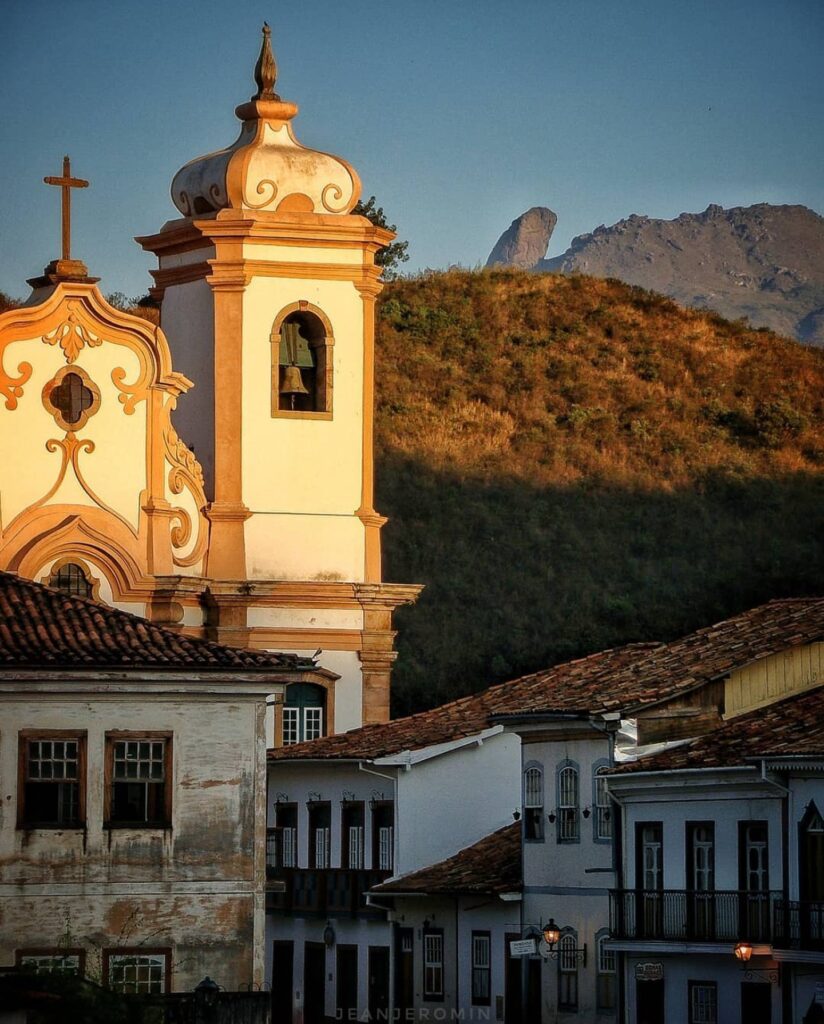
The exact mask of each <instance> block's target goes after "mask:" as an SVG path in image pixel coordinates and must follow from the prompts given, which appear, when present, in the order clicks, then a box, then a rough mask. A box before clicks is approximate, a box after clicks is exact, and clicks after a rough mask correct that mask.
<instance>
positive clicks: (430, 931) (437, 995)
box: [421, 928, 446, 1003]
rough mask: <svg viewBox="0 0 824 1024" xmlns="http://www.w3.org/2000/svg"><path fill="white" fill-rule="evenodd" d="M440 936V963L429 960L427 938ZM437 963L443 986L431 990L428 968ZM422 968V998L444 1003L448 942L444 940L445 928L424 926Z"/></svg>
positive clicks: (427, 1000)
mask: <svg viewBox="0 0 824 1024" xmlns="http://www.w3.org/2000/svg"><path fill="white" fill-rule="evenodd" d="M430 935H433V936H439V937H440V940H441V959H440V963H439V964H438V963H437V962H436V961H434V960H432V961H429V960H427V957H426V940H427V938H428V937H429V936H430ZM430 964H431V965H433V966H435V965H437V966H439V967H440V971H441V987H440V991H439V992H436V991H434V990H432V991H430V990H429V989H428V988H427V987H426V970H427V966H429V965H430ZM421 970H422V972H423V977H422V979H421V998H422V999H423V1000H424V1001H425V1002H427V1003H442V1002H443V1000H444V991H445V989H446V985H445V980H446V943H445V942H444V934H443V928H424V929H423V932H422V934H421Z"/></svg>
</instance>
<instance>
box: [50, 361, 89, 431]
mask: <svg viewBox="0 0 824 1024" xmlns="http://www.w3.org/2000/svg"><path fill="white" fill-rule="evenodd" d="M49 401H50V402H51V404H52V406H53V407H54V408H55V409H56V410H57V411H58V412H59V413H60V415H61V416H62V417H63V419H64V420H65V422H66V423H68V424H70V425H71V426H74V424H75V423H79V422H80V418H81V417H82V415H83V413H84V412H85V411H86V409H90V408H91V406H92V403H93V402H94V394H93V392H92V391H91V390H90V389H89V388H87V387H86V385H85V384H84V383H83V380H82V378H81V377H80V376H79V374H76V373H67V374H66V376H65V377H64V378H63V380H62V381H61V382H60V383H59V384H58V385H57V387H56V388H54V389H53V390H52V392H51V394H50V395H49Z"/></svg>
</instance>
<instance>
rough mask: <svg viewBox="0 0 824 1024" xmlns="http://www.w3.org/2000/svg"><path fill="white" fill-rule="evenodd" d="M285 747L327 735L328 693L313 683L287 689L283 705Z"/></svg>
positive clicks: (296, 685)
mask: <svg viewBox="0 0 824 1024" xmlns="http://www.w3.org/2000/svg"><path fill="white" fill-rule="evenodd" d="M282 714H283V745H284V746H289V745H290V744H292V743H303V741H304V740H316V739H318V738H319V737H320V736H325V735H326V691H325V690H324V689H323V687H322V686H313V685H312V684H311V683H293V684H292V685H291V686H287V687H286V700H285V701H284V704H283V712H282Z"/></svg>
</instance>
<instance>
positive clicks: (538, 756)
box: [508, 715, 618, 1022]
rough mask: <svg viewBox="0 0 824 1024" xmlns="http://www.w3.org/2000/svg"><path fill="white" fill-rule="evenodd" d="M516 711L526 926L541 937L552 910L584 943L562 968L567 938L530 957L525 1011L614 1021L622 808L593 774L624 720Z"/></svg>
mask: <svg viewBox="0 0 824 1024" xmlns="http://www.w3.org/2000/svg"><path fill="white" fill-rule="evenodd" d="M513 717H514V719H515V720H514V721H513V722H512V724H511V725H509V726H508V727H509V728H512V729H514V730H515V731H517V733H518V734H519V735H520V738H521V743H522V746H521V758H522V763H521V772H522V792H523V818H522V820H523V837H524V838H523V904H522V911H523V917H522V921H521V928H522V934H523V935H524V936H527V935H530V934H532V935H535V936H536V937H540V934H541V930H542V928H544V927H545V926H546V925H547V924H548V923H549V921H550V920H553V921H554V922H555V924H556V925H557V926H558V928H559V929H560V932H561V940H562V943H564V944H566V943H568V944H569V945H570V946H571V947H572V948H574V949H577V950H579V953H578V954H575V955H573V954H572V953H570V954H569V955H568V956H567V958H566V959H565V960H564V961H563V968H564V970H563V972H562V970H561V966H562V965H561V961H560V954H559V948H560V947H556V948H554V949H549V948H548V947H547V945H546V943H544V942H540V943H539V952H538V954H536V955H535V956H534V957H533V958H532V963H531V964H524V966H523V971H524V983H523V984H524V1002H525V1010H524V1013H525V1014H528V1015H529V1016H530V1018H533V1017H534V1018H535V1019H540V1020H542V1021H544V1022H550V1021H551V1022H557V1021H563V1020H568V1019H570V1017H572V1016H575V1015H577V1019H580V1020H587V1021H599V1022H600V1021H604V1022H606V1021H614V1020H615V1019H616V1017H615V1014H616V1011H617V998H618V997H617V978H616V977H615V975H614V974H613V973H610V971H608V970H607V971H604V970H603V969H602V968H604V967H611V963H610V958H609V957H605V956H604V951H603V948H602V946H603V941H604V940H605V938H606V935H607V929H608V926H609V891H610V889H611V888H612V886H613V885H614V884H615V853H614V843H613V840H612V833H613V831H614V825H615V815H614V810H613V808H612V807H611V806H605V805H604V790H603V786H601V788H600V790H599V791H598V793H597V794H596V778H597V775H598V771H599V769H600V770H603V769H605V768H608V767H610V766H611V764H612V763H613V757H614V734H615V728H616V726H617V722H612V721H604V720H602V719H593V720H590V719H589V718H588V717H587V716H555V717H553V716H551V715H545V716H542V715H534V716H525V717H524V718H523V719H521V720H518V719H517V716H513ZM569 771H573V772H575V773H576V774H575V778H576V779H577V799H576V796H575V793H574V792H572V793H571V792H570V785H569V781H566V782H565V781H564V780H569V776H563V778H562V773H563V772H569ZM535 772H538V773H539V774H540V778H541V785H540V787H539V789H538V790H537V792H538V793H539V794H540V796H539V799H536V786H535V783H534V782H531V781H530V780H531V779H535V778H537V776H536V775H535V774H534V773H535ZM539 800H540V802H539ZM599 803H600V806H599ZM530 819H532V821H531V820H530ZM538 822H540V825H538ZM536 831H537V832H538V835H537V837H535V832H536ZM584 950H585V953H584ZM562 974H563V977H562ZM528 975H531V976H532V978H533V981H532V984H531V985H530V982H529V977H528ZM536 975H539V976H540V987H539V992H540V996H539V997H538V994H537V991H536V990H537V989H538V984H537V980H536ZM525 1019H526V1018H525Z"/></svg>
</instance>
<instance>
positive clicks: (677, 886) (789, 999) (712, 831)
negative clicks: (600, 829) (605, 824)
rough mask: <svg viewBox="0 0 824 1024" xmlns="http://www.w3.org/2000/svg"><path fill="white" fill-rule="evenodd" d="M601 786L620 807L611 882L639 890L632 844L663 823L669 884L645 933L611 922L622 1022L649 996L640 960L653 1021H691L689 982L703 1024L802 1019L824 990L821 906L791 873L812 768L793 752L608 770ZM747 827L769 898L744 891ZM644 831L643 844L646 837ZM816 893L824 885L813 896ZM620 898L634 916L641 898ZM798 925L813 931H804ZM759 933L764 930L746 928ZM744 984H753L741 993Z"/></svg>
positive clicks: (639, 856)
mask: <svg viewBox="0 0 824 1024" xmlns="http://www.w3.org/2000/svg"><path fill="white" fill-rule="evenodd" d="M609 788H610V791H611V792H612V793H613V795H614V797H615V799H616V800H617V801H619V803H620V806H621V822H622V849H623V867H622V871H621V879H620V886H621V887H622V888H623V889H624V890H635V889H637V888H639V886H640V885H643V882H639V877H638V872H639V870H641V869H640V867H639V865H640V864H641V863H643V860H644V858H643V851H642V850H641V849H639V847H640V846H641V845H642V844H643V843H644V842H645V839H644V836H645V832H644V830H645V828H647V827H648V826H649V824H650V823H660V837H661V840H662V843H661V847H660V854H659V856H660V867H661V878H662V882H663V886H662V888H663V890H670V891H672V893H671V895H670V894H667V895H665V896H664V897H663V900H664V901H665V902H664V910H663V915H664V916H663V918H660V917H655V916H654V915H655V914H656V911H655V910H653V909H651V908H652V907H653V906H654V900H655V899H656V897H653V900H652V901H650V900H647V901H646V905H647V908H648V911H647V913H648V914H652V915H653V917H652V918H651V919H650V918H648V922H649V923H648V928H649V933H650V934H649V937H643V936H642V935H639V934H637V929H636V924H635V923H634V922H633V921H632V920H629V919H628V918H626V917H625V918H624V919H623V920H621V919H620V917H619V918H617V919H616V918H615V914H614V924H616V925H617V929H616V931H615V938H614V939H613V940H612V941H611V942H610V946H611V948H613V949H614V950H615V951H616V953H617V954H618V955H619V957H620V958H621V960H622V961H623V967H622V986H623V992H624V1004H625V1013H626V1021H627V1022H628V1024H635V1022H637V1021H641V1020H642V1019H643V1014H644V1012H645V1011H644V1003H645V1000H646V999H647V998H650V991H649V989H646V990H645V989H644V985H645V984H648V983H645V982H644V981H643V979H642V978H641V977H637V975H642V974H643V972H644V971H645V970H647V971H648V970H649V967H647V968H644V967H643V966H639V965H650V964H652V965H653V970H654V971H655V973H656V975H657V976H659V977H660V981H659V982H657V984H658V985H659V992H658V995H657V996H655V997H654V998H655V999H663V1014H664V1015H663V1017H660V1018H658V1017H655V1016H650V1017H649V1020H650V1022H651V1024H655V1022H656V1021H657V1020H659V1019H660V1020H661V1021H666V1024H670V1022H672V1024H692V1022H693V1021H694V1020H695V1018H696V1013H697V1009H696V1006H695V1005H694V1000H695V998H700V997H695V996H693V994H692V990H693V989H695V987H696V986H704V987H705V988H704V991H705V992H709V993H710V995H709V998H710V1000H711V1001H713V1002H714V1005H715V1010H714V1011H708V1012H714V1013H715V1015H716V1016H715V1017H714V1018H712V1019H714V1020H717V1021H718V1022H719V1024H720V1022H724V1024H727V1022H729V1024H737V1022H739V1021H740V1022H741V1024H778V1022H782V1024H802V1022H803V1021H805V1020H806V1019H808V1018H807V1016H806V1015H807V1013H808V1012H809V1011H810V1009H811V1007H812V1005H813V1003H814V1000H815V998H816V993H818V994H819V997H820V996H821V993H822V992H824V943H822V939H824V934H822V928H821V924H822V915H823V912H824V902H819V903H817V904H815V903H813V904H812V905H810V904H809V902H805V901H809V900H810V899H811V894H810V893H809V892H805V891H804V889H805V883H804V881H803V880H802V879H800V878H799V849H800V844H802V843H803V842H804V841H805V840H804V838H803V836H804V822H805V815H807V814H808V812H809V811H810V808H811V806H812V805H813V804H814V805H815V806H816V807H818V808H821V807H822V806H824V775H822V767H821V765H820V764H815V763H811V762H809V761H807V762H806V763H805V761H804V759H798V760H794V759H792V758H790V759H787V760H786V761H785V762H781V763H779V762H776V763H773V764H771V763H770V762H769V761H767V762H759V763H755V764H753V765H752V766H750V767H738V768H727V769H711V768H707V769H703V770H702V769H697V770H689V771H686V770H684V771H670V772H655V773H644V772H643V770H642V769H641V768H639V771H638V772H632V773H629V774H626V775H623V774H622V775H616V776H613V777H611V779H610V782H609ZM750 823H759V827H763V829H764V830H765V832H766V848H765V852H764V853H760V854H759V855H758V859H759V862H760V863H761V864H762V866H763V868H764V875H763V884H764V888H765V891H766V892H768V893H769V894H770V895H769V896H765V897H763V903H761V902H760V900H761V899H762V898H761V897H758V896H755V897H753V895H752V894H751V893H747V892H746V891H745V890H746V889H747V888H751V885H752V883H751V882H750V881H748V876H747V875H746V874H744V873H743V872H744V871H745V868H744V867H743V865H744V864H747V863H751V862H750V861H749V860H748V856H749V855H748V854H747V853H746V852H745V849H744V844H746V842H747V840H746V838H745V835H746V833H745V831H744V830H745V829H747V827H748V825H749V824H750ZM705 826H707V827H708V829H709V831H708V832H706V833H703V835H705V836H706V835H708V836H710V837H711V838H712V843H711V846H712V856H711V860H712V866H713V870H712V877H711V883H710V884H711V890H712V891H711V892H710V893H709V895H707V896H706V901H707V903H706V906H708V907H710V908H711V909H710V910H709V911H707V913H708V914H710V915H711V916H709V917H705V918H702V917H701V916H700V915H702V914H705V911H704V910H703V909H701V908H702V903H701V900H702V898H704V897H698V898H696V897H695V895H694V892H695V885H696V884H697V883H696V880H695V876H694V872H695V867H694V865H695V862H696V861H695V858H696V853H695V852H694V845H695V840H692V839H691V838H690V836H691V835H692V832H691V830H692V829H694V828H696V827H700V828H704V827H705ZM646 835H647V841H648V837H649V835H650V833H646ZM701 856H704V855H703V854H701ZM763 858H766V863H764V860H763ZM647 881H649V876H647ZM699 884H700V883H699ZM821 885H822V886H824V879H822V880H821ZM822 894H824V889H822V890H821V892H819V894H818V898H819V900H820V897H821V895H822ZM617 899H618V900H621V902H622V904H623V906H624V908H625V912H626V911H629V912H630V913H631V912H632V909H634V907H635V906H637V905H638V902H637V901H638V900H639V897H637V896H636V895H635V893H634V892H630V893H629V895H628V896H627V897H626V898H623V899H622V898H621V897H617ZM799 901H801V903H800V910H799V909H798V908H799ZM631 905H632V909H631ZM809 906H812V908H813V909H812V910H811V911H810V912H809V913H810V915H811V916H810V917H809V918H808V917H805V916H804V915H805V914H807V911H806V910H805V909H804V908H805V907H809ZM762 908H763V909H762ZM816 908H818V909H816ZM636 913H637V911H636ZM805 920H806V921H808V922H809V928H810V933H809V934H808V935H807V936H806V937H805V936H804V924H803V922H804V921H805ZM785 923H786V925H787V927H786V928H785V927H784V924H785ZM758 928H760V929H761V934H755V935H752V934H750V932H752V931H754V930H756V929H758ZM678 929H682V930H683V937H682V938H678V937H674V936H673V934H672V933H673V930H678ZM704 929H707V931H702V930H704ZM799 929H800V930H799ZM656 936H658V937H656ZM738 941H748V942H750V943H751V945H752V947H753V953H752V958H751V959H750V961H749V963H747V964H742V963H740V962H739V961H738V960H737V959H736V958H735V956H734V953H733V950H734V946H735V944H736V943H737V942H738ZM753 985H758V986H759V988H758V989H751V988H749V989H748V986H753ZM750 1000H752V1002H750ZM691 1004H692V1005H691ZM647 1012H649V1010H647ZM812 1019H815V1018H812Z"/></svg>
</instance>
